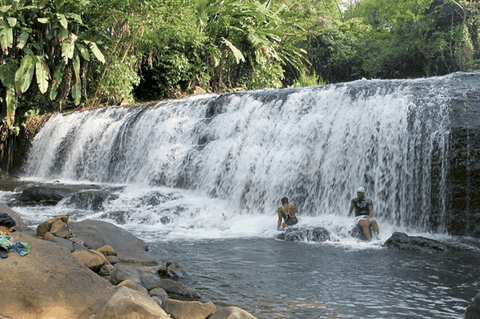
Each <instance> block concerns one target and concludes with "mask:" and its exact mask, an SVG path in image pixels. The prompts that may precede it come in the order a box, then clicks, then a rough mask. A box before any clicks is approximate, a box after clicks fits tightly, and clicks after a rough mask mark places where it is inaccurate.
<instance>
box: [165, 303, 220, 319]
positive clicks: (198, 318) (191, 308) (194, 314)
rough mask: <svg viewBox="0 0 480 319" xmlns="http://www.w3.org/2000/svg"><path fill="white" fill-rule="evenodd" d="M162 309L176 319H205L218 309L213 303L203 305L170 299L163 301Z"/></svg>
mask: <svg viewBox="0 0 480 319" xmlns="http://www.w3.org/2000/svg"><path fill="white" fill-rule="evenodd" d="M162 308H163V310H165V312H166V313H168V314H169V315H171V316H172V317H173V318H176V319H205V318H207V317H208V316H210V315H211V314H213V313H214V312H215V310H216V309H217V307H216V306H215V305H214V304H213V303H212V302H207V303H201V302H198V301H181V300H173V299H168V298H167V299H165V300H163V303H162Z"/></svg>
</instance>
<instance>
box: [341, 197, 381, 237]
mask: <svg viewBox="0 0 480 319" xmlns="http://www.w3.org/2000/svg"><path fill="white" fill-rule="evenodd" d="M357 197H358V198H364V197H365V194H364V193H358V192H357ZM354 208H355V206H354V204H353V203H350V209H349V210H348V216H349V217H350V215H351V214H352V212H353V209H354ZM372 216H373V205H370V206H368V218H362V219H360V220H359V221H358V224H359V225H360V226H361V227H362V229H363V233H364V234H365V237H367V239H368V240H369V241H370V240H372V238H371V237H370V231H369V230H368V226H369V225H370V224H372V226H373V229H374V231H375V232H376V233H377V234H378V233H380V231H379V229H378V225H377V222H376V221H375V220H374V219H372Z"/></svg>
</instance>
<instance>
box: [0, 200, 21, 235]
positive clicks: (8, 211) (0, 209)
mask: <svg viewBox="0 0 480 319" xmlns="http://www.w3.org/2000/svg"><path fill="white" fill-rule="evenodd" d="M0 213H5V214H8V215H9V216H10V217H12V218H13V219H14V220H15V223H16V224H17V225H16V228H17V230H19V231H24V230H25V228H27V226H26V225H25V223H24V222H23V220H22V217H20V215H18V214H17V212H15V211H13V210H12V209H10V207H8V206H7V205H5V204H4V203H0Z"/></svg>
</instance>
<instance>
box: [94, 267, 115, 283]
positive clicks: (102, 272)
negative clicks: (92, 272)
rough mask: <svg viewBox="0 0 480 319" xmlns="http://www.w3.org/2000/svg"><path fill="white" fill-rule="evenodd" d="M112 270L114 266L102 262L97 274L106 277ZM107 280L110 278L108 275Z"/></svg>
mask: <svg viewBox="0 0 480 319" xmlns="http://www.w3.org/2000/svg"><path fill="white" fill-rule="evenodd" d="M114 270H115V268H113V266H112V265H110V264H107V263H105V264H103V266H102V268H100V271H99V272H98V274H99V275H100V276H102V277H107V276H111V275H112V273H113V271H114ZM109 280H110V277H109Z"/></svg>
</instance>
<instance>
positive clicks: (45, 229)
mask: <svg viewBox="0 0 480 319" xmlns="http://www.w3.org/2000/svg"><path fill="white" fill-rule="evenodd" d="M54 221H55V219H53V218H50V219H48V220H46V221H44V222H43V223H41V224H40V225H38V226H37V237H44V236H45V234H46V233H50V228H51V227H52V224H53V222H54ZM52 235H53V234H52Z"/></svg>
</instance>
